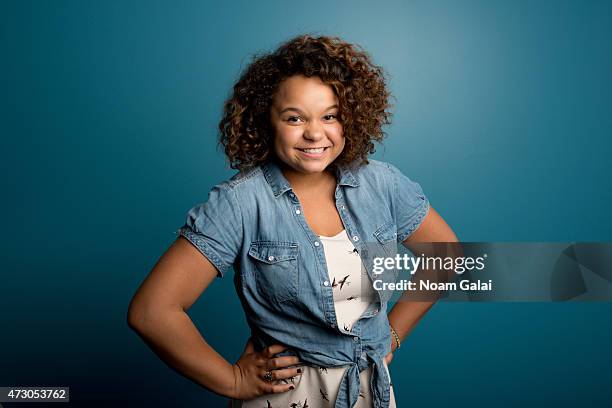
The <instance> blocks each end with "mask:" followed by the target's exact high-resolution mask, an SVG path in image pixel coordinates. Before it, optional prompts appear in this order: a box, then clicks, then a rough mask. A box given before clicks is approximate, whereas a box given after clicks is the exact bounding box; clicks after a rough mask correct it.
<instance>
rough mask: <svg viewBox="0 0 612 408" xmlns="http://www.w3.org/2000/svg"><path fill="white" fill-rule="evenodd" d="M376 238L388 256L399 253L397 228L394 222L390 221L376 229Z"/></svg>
mask: <svg viewBox="0 0 612 408" xmlns="http://www.w3.org/2000/svg"><path fill="white" fill-rule="evenodd" d="M374 236H375V237H376V240H377V241H378V243H379V244H380V245H382V247H383V250H384V252H385V253H386V254H388V255H393V256H395V254H396V253H397V228H396V227H395V223H394V222H393V221H389V222H387V223H385V224H383V225H381V226H380V227H378V228H377V229H376V231H375V232H374Z"/></svg>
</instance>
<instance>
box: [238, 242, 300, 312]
mask: <svg viewBox="0 0 612 408" xmlns="http://www.w3.org/2000/svg"><path fill="white" fill-rule="evenodd" d="M249 256H250V257H251V258H252V259H253V262H254V264H255V266H256V268H257V273H256V275H255V282H256V284H257V290H258V291H259V293H261V295H262V296H263V297H265V298H266V299H268V300H269V301H272V302H275V303H280V302H284V301H287V300H289V299H293V298H295V297H296V296H297V294H298V244H296V243H290V242H275V241H254V242H252V243H251V247H250V248H249Z"/></svg>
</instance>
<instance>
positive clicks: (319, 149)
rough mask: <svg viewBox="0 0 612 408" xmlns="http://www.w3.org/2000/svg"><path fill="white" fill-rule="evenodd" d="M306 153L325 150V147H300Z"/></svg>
mask: <svg viewBox="0 0 612 408" xmlns="http://www.w3.org/2000/svg"><path fill="white" fill-rule="evenodd" d="M300 150H302V151H304V152H306V153H321V152H322V151H323V150H325V148H324V147H319V148H318V149H300Z"/></svg>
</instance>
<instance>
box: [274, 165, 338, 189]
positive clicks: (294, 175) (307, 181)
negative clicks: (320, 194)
mask: <svg viewBox="0 0 612 408" xmlns="http://www.w3.org/2000/svg"><path fill="white" fill-rule="evenodd" d="M281 170H282V172H283V176H285V178H286V179H287V181H288V182H289V184H290V185H291V188H292V189H293V190H294V191H308V190H319V189H321V188H322V187H327V186H329V185H331V184H333V186H334V187H335V185H336V176H335V174H334V171H333V169H331V168H330V167H329V166H328V168H326V169H325V170H324V171H322V172H320V173H300V172H299V171H295V170H293V169H292V168H290V167H289V166H287V165H285V164H284V163H283V164H281Z"/></svg>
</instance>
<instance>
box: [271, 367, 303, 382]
mask: <svg viewBox="0 0 612 408" xmlns="http://www.w3.org/2000/svg"><path fill="white" fill-rule="evenodd" d="M271 373H272V378H273V379H274V380H292V379H293V377H297V376H298V375H302V369H301V368H299V367H295V368H283V369H281V370H272V371H271Z"/></svg>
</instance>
